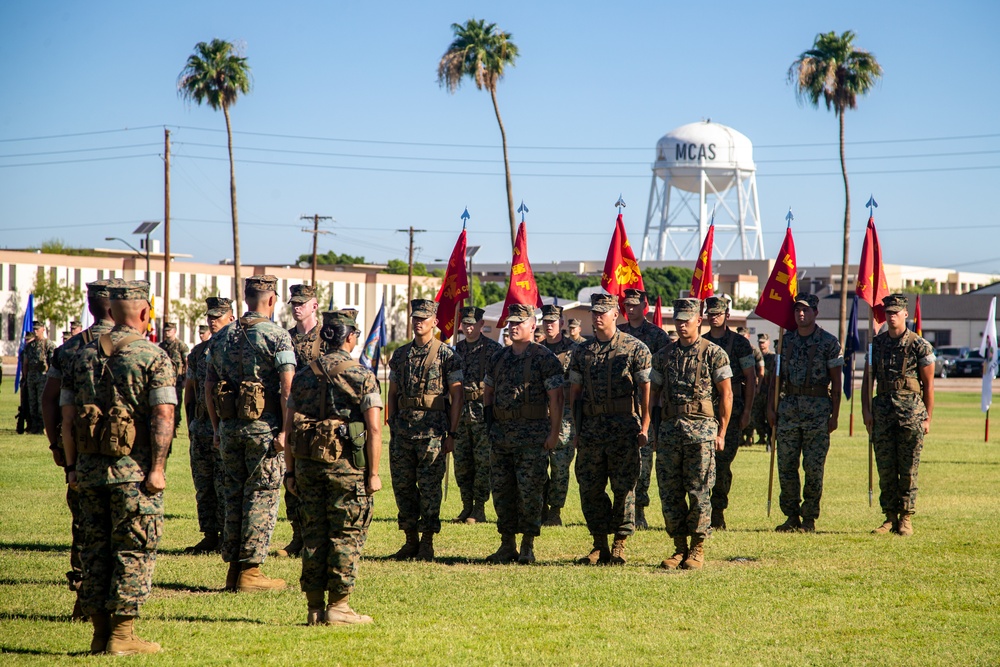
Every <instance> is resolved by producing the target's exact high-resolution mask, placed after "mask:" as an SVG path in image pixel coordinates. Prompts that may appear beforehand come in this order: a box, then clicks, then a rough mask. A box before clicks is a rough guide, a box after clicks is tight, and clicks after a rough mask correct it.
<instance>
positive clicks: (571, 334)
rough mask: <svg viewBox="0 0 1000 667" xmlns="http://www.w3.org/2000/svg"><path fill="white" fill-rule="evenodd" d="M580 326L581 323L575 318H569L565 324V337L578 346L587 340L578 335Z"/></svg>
mask: <svg viewBox="0 0 1000 667" xmlns="http://www.w3.org/2000/svg"><path fill="white" fill-rule="evenodd" d="M582 324H583V323H582V322H580V320H578V319H577V318H575V317H571V318H569V320H568V321H567V323H566V333H567V334H568V336H567V337H568V338H569V339H570V340H571V341H573V342H574V343H577V344H580V343H583V342H585V341H586V340H587V339H586V338H585V337H584V336H582V335H580V326H581V325H582Z"/></svg>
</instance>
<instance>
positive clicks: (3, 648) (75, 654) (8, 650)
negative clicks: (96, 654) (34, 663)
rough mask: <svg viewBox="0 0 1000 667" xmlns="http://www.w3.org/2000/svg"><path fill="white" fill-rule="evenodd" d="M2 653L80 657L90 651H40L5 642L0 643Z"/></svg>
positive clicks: (0, 653)
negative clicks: (8, 644)
mask: <svg viewBox="0 0 1000 667" xmlns="http://www.w3.org/2000/svg"><path fill="white" fill-rule="evenodd" d="M4 653H12V654H17V655H66V656H70V657H80V656H84V655H90V651H72V652H69V653H67V652H65V651H42V650H40V649H37V648H20V647H18V646H7V645H6V644H0V655H3V654H4Z"/></svg>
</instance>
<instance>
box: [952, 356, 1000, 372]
mask: <svg viewBox="0 0 1000 667" xmlns="http://www.w3.org/2000/svg"><path fill="white" fill-rule="evenodd" d="M984 362H985V359H983V355H981V354H979V350H973V351H972V352H970V353H969V356H967V357H965V358H964V359H957V360H956V361H955V368H954V371H953V372H952V373H951V374H952V375H954V376H955V377H977V378H981V377H983V363H984ZM997 375H998V377H1000V372H998V374H997Z"/></svg>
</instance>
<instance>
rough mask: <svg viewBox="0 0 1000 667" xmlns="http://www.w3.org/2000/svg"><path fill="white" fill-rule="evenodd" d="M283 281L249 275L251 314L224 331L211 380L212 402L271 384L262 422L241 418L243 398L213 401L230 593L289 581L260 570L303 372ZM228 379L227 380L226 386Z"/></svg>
mask: <svg viewBox="0 0 1000 667" xmlns="http://www.w3.org/2000/svg"><path fill="white" fill-rule="evenodd" d="M277 281H278V279H277V278H275V277H274V276H272V275H256V276H251V277H250V278H247V279H246V284H245V290H244V294H245V297H246V301H247V308H248V311H247V313H246V314H245V315H244V316H243V317H241V318H240V319H239V320H237V321H236V322H233V323H232V324H230V325H229V326H227V327H226V328H225V329H222V330H221V331H220V332H219V333H218V334H216V336H215V338H214V339H213V343H212V352H211V355H210V357H209V366H208V374H207V376H206V379H205V394H206V396H207V397H208V398H210V399H212V398H214V399H219V398H220V397H219V396H217V395H216V394H217V393H218V390H219V389H225V388H229V389H232V390H234V391H236V392H237V394H239V393H241V392H240V387H241V383H242V382H253V383H260V385H262V386H263V392H262V393H263V397H262V398H263V409H262V412H261V413H260V414H259V415H258V417H257V418H256V419H245V418H242V417H241V416H239V412H238V405H239V403H240V400H239V397H238V396H237V398H236V400H235V402H236V403H237V409H236V410H234V411H233V413H230V414H227V415H219V413H218V408H219V406H220V403H217V401H216V400H212V401H211V402H209V403H208V413H209V418H210V419H211V420H212V423H213V426H214V428H215V434H216V438H217V439H218V441H219V445H220V447H221V451H222V463H223V466H224V467H225V470H226V484H225V495H226V525H225V530H224V531H223V539H222V559H223V560H224V561H226V562H227V563H229V572H228V573H227V575H226V588H227V589H228V590H239V591H259V590H271V589H275V588H284V585H285V582H284V581H282V580H281V579H270V578H268V577H266V576H265V575H264V574H263V573H262V572H261V571H260V565H261V564H262V563H263V562H264V559H265V558H267V550H268V546H269V545H270V543H271V535H272V533H273V532H274V524H275V522H276V521H277V519H278V498H279V496H278V489H279V487H280V486H281V478H282V475H283V474H284V469H285V464H284V461H283V458H282V457H281V456H279V454H280V453H281V451H282V450H283V449H284V434H283V433H282V432H281V425H282V418H283V416H284V402H285V400H286V399H287V398H288V391H289V390H290V389H291V382H292V375H293V374H294V372H295V352H294V351H293V350H292V339H291V337H290V336H289V335H288V332H287V331H285V330H284V329H282V328H281V327H279V326H278V325H277V324H275V323H274V322H272V321H271V320H270V317H271V315H272V314H273V312H274V305H275V302H276V300H277V295H276V292H275V289H276V284H277ZM222 382H225V385H224V386H223V387H219V385H220V384H221V383H222ZM260 385H256V386H257V387H258V388H259V387H260ZM250 414H252V413H250Z"/></svg>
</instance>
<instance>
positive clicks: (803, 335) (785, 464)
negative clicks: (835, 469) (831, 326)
mask: <svg viewBox="0 0 1000 667" xmlns="http://www.w3.org/2000/svg"><path fill="white" fill-rule="evenodd" d="M794 308H795V321H796V324H797V325H798V329H797V330H796V331H789V332H788V333H786V334H785V336H784V339H783V342H782V344H781V386H780V395H781V397H780V399H779V402H778V418H777V424H778V445H777V446H778V483H779V484H780V486H781V495H780V496H779V503H780V507H781V511H782V513H783V514H784V515H785V516H786V517H788V518H787V519H786V520H785V522H784V523H783V524H781V525H780V526H778V527H777V529H776V530H778V531H779V532H792V531H796V530H801V531H803V532H809V533H811V532H814V531H815V530H816V519H818V518H819V503H820V499H821V498H822V497H823V470H824V467H825V466H826V455H827V452H829V451H830V433H832V432H833V431H834V430H836V428H837V417H838V416H839V414H840V386H841V372H842V368H843V366H844V358H843V357H842V356H841V355H840V342H839V341H838V340H837V337H836V336H834V335H833V334H831V333H828V332H826V331H824V330H823V329H822V328H820V327H819V326H817V325H816V315H817V314H818V313H819V297H817V296H816V295H815V294H799V295H797V296H796V297H795V304H794ZM831 385H832V388H833V389H832V391H831ZM772 411H773V409H772ZM800 458H801V460H802V471H803V476H804V481H803V482H802V484H801V492H802V496H801V501H800V499H799V489H800V481H799V460H800Z"/></svg>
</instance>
